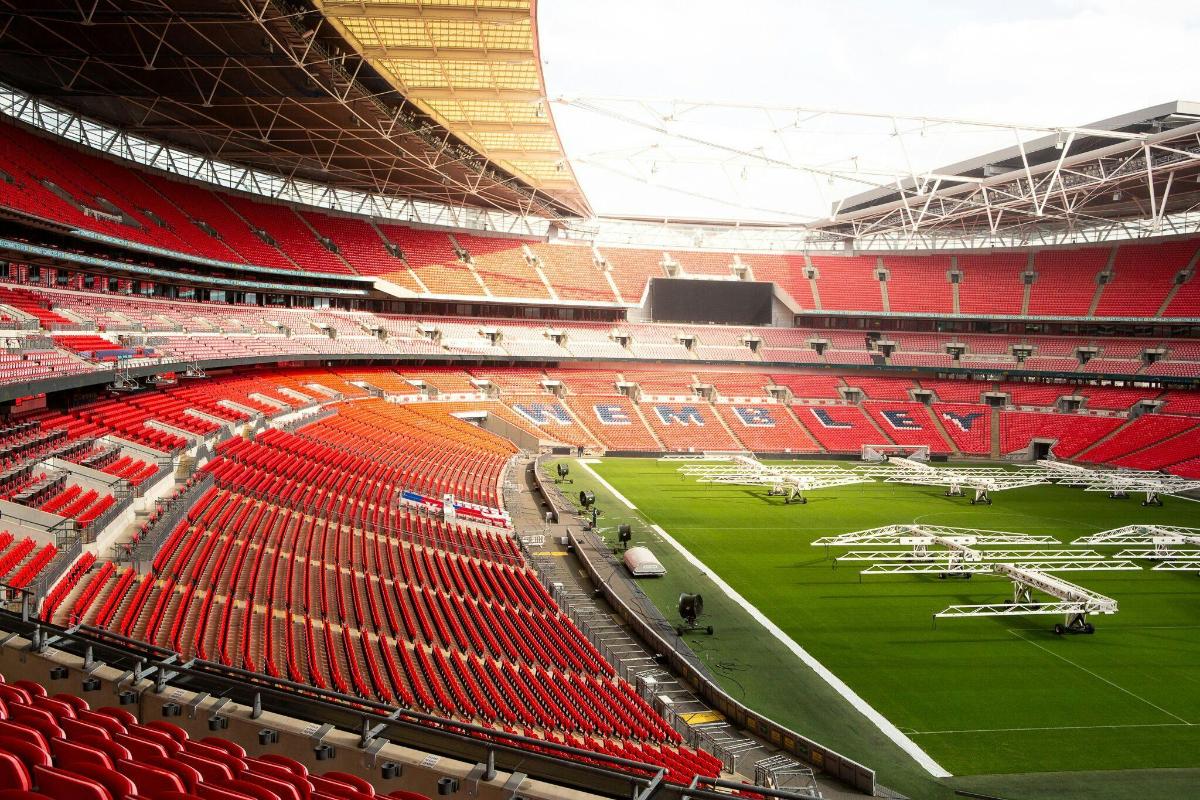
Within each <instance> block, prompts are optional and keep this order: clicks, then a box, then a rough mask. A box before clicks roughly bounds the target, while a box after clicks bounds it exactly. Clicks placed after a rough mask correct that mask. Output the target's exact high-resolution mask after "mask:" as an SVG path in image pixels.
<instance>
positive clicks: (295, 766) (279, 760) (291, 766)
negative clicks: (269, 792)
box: [258, 753, 308, 777]
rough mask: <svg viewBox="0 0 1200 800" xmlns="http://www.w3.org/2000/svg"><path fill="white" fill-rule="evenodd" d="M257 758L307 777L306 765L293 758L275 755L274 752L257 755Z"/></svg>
mask: <svg viewBox="0 0 1200 800" xmlns="http://www.w3.org/2000/svg"><path fill="white" fill-rule="evenodd" d="M258 760H259V761H266V762H267V763H269V764H278V765H279V766H281V767H283V768H284V769H286V770H288V771H289V772H293V773H295V774H296V775H300V776H301V777H307V775H308V767H306V766H304V765H303V764H301V763H300V762H299V761H297V760H296V759H294V758H288V757H287V756H281V755H276V754H275V753H267V754H266V755H262V756H259V757H258Z"/></svg>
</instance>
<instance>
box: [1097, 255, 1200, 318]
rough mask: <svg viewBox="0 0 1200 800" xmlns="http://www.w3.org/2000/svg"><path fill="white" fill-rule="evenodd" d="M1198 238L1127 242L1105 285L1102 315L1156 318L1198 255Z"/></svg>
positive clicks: (1100, 309)
mask: <svg viewBox="0 0 1200 800" xmlns="http://www.w3.org/2000/svg"><path fill="white" fill-rule="evenodd" d="M1196 246H1197V245H1196V242H1195V241H1194V240H1187V239H1184V240H1175V241H1169V242H1160V243H1158V244H1123V245H1121V246H1120V247H1118V248H1117V257H1116V260H1115V261H1114V262H1113V271H1114V273H1115V274H1114V275H1113V278H1112V280H1111V281H1109V282H1108V284H1106V285H1105V287H1104V293H1103V294H1102V295H1101V296H1100V303H1099V304H1098V305H1097V306H1096V316H1098V317H1156V316H1158V311H1159V309H1160V308H1162V305H1163V302H1164V301H1165V300H1166V299H1167V293H1168V292H1170V291H1171V287H1172V286H1174V285H1175V276H1176V275H1178V274H1179V273H1180V272H1181V271H1182V270H1183V268H1184V267H1186V266H1187V265H1188V263H1189V262H1190V261H1191V259H1192V256H1194V255H1195V254H1196Z"/></svg>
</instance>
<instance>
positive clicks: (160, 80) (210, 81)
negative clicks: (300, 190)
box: [0, 0, 589, 218]
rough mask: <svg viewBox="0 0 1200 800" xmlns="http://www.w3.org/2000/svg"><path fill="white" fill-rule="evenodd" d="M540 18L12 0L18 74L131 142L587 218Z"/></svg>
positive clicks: (0, 53)
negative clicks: (541, 52) (556, 104)
mask: <svg viewBox="0 0 1200 800" xmlns="http://www.w3.org/2000/svg"><path fill="white" fill-rule="evenodd" d="M322 5H323V6H325V7H326V8H327V10H328V11H329V13H330V15H331V16H330V17H329V18H328V19H327V18H326V17H325V16H323V15H322V13H321V11H320V10H319V9H318V6H322ZM534 12H535V8H534V7H533V3H532V2H531V0H477V2H476V1H475V0H459V1H458V2H455V0H440V2H437V3H433V2H429V0H425V1H424V2H418V1H417V0H413V2H368V3H364V2H354V3H348V2H338V0H331V2H326V3H320V2H314V3H313V4H311V5H309V4H305V3H288V2H283V0H259V1H258V2H251V0H91V1H90V2H85V3H77V2H75V0H38V3H37V7H36V8H30V4H28V3H24V2H20V0H0V75H3V76H4V79H5V81H6V82H7V83H10V84H11V85H13V86H15V87H17V88H19V89H21V90H24V91H26V92H29V93H31V94H33V95H35V96H37V97H39V98H41V99H43V100H47V101H50V102H52V103H54V104H55V105H57V106H60V107H65V108H67V109H70V110H72V111H75V112H77V113H79V114H82V115H85V116H87V117H91V118H94V119H97V120H99V121H101V122H104V123H108V124H112V125H114V126H116V127H119V128H121V129H123V130H125V131H127V132H129V133H132V134H136V135H138V136H143V137H146V138H148V139H153V140H158V141H162V142H164V143H167V144H170V145H173V146H177V147H182V148H185V149H188V150H191V151H193V152H196V153H198V154H200V155H202V156H206V157H209V158H212V159H218V160H221V161H225V162H232V163H234V164H238V165H243V166H249V167H253V168H257V169H262V170H267V171H271V172H275V173H278V174H280V175H283V176H285V177H289V178H297V179H303V180H310V181H315V182H320V183H324V184H327V185H330V186H332V187H335V188H340V189H354V190H357V191H363V192H373V193H379V194H390V195H393V196H402V197H412V198H416V199H419V200H423V201H427V202H435V203H445V204H447V205H451V206H465V207H477V208H490V209H499V210H503V211H506V212H510V213H514V214H519V215H536V216H542V217H547V218H556V217H562V216H568V217H573V216H577V215H586V214H588V213H589V209H588V207H587V204H586V202H585V201H584V200H583V196H582V194H581V193H580V192H579V190H578V187H577V186H576V185H575V182H574V178H573V175H572V174H571V172H570V168H569V167H567V166H566V165H565V164H562V159H561V151H560V150H558V145H557V134H556V133H555V131H554V126H553V123H552V121H551V120H550V119H549V112H548V111H547V110H546V109H545V106H544V104H542V105H539V104H538V102H537V97H540V95H541V92H542V89H541V71H540V67H539V62H538V60H537V43H536V26H535V22H534ZM364 26H365V27H364ZM372 30H373V31H376V32H378V36H374V38H370V37H368V33H367V31H372ZM405 31H407V32H408V33H405ZM422 76H440V77H437V79H436V80H434V79H431V78H426V77H422ZM408 90H411V91H413V92H414V94H413V96H412V97H408V96H406V94H405V92H406V91H408ZM496 104H499V106H500V107H502V110H497V111H494V112H493V111H487V112H486V113H485V110H484V109H485V108H486V109H491V108H492V106H493V105H496ZM518 107H519V108H520V109H523V110H524V112H525V114H526V116H527V117H531V119H524V118H521V117H520V115H519V113H518V111H517V109H518ZM466 109H471V111H470V113H468V112H467V111H466ZM489 115H490V116H489ZM506 137H507V138H506ZM552 151H554V152H552ZM555 152H556V153H557V155H555ZM481 154H485V155H481ZM558 165H562V166H561V168H559V167H558Z"/></svg>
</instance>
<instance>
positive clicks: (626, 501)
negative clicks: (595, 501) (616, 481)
mask: <svg viewBox="0 0 1200 800" xmlns="http://www.w3.org/2000/svg"><path fill="white" fill-rule="evenodd" d="M589 460H592V459H589ZM575 463H577V464H578V465H579V466H581V467H583V468H584V469H586V470H587V471H588V474H589V475H591V476H592V477H593V478H595V479H596V480H598V481H600V485H601V486H603V487H604V488H605V489H608V491H610V492H612V495H613V497H615V498H617V499H618V500H620V501H621V502H622V503H624V504H625V507H626V508H632V509H633V510H634V511H636V510H637V506H635V505H634V504H633V503H631V502H629V498H627V497H626V496H625V495H623V494H621V493H620V492H618V491H617V487H615V486H613V485H612V484H611V483H609V482H608V481H606V480H604V478H601V477H600V473H598V472H596V470H594V469H592V468H591V466H590V465H589V464H588V463H587V461H585V460H583V459H581V458H577V459H575Z"/></svg>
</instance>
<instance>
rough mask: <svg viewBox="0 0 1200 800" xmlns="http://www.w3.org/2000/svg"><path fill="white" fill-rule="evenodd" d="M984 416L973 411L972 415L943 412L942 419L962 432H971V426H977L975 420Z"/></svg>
mask: <svg viewBox="0 0 1200 800" xmlns="http://www.w3.org/2000/svg"><path fill="white" fill-rule="evenodd" d="M982 416H983V413H982V412H980V411H972V412H971V413H970V414H955V413H954V412H953V411H944V412H942V419H944V420H946V421H947V422H949V423H952V424H953V425H955V426H957V427H958V429H959V430H960V431H969V430H971V426H972V425H974V424H975V420H977V419H979V418H980V417H982Z"/></svg>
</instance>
